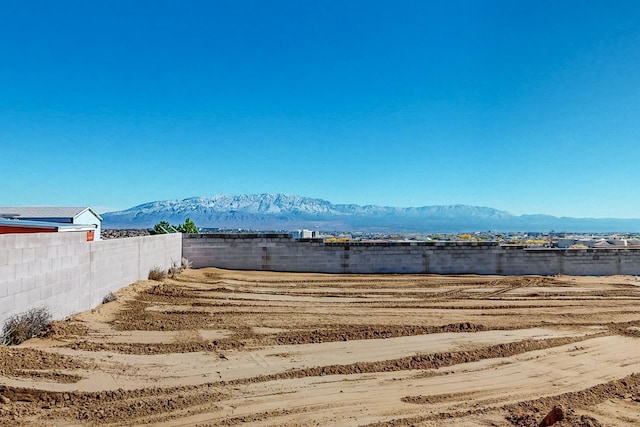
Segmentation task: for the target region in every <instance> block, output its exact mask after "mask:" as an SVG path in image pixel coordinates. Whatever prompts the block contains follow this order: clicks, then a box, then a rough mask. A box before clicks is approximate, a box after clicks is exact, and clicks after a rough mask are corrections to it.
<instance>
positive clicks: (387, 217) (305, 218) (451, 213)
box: [102, 194, 640, 232]
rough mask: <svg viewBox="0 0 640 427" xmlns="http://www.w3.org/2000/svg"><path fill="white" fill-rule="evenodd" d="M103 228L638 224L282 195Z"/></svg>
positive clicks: (172, 203)
mask: <svg viewBox="0 0 640 427" xmlns="http://www.w3.org/2000/svg"><path fill="white" fill-rule="evenodd" d="M102 217H103V219H104V221H103V228H148V227H153V225H154V224H157V223H158V222H160V221H168V222H170V223H172V224H179V223H183V222H184V220H185V219H186V218H187V217H188V218H190V219H192V220H193V221H194V222H195V223H196V224H197V225H198V227H201V228H221V229H235V228H242V229H253V230H295V229H299V228H309V229H312V228H317V229H321V230H345V231H381V232H462V231H482V230H502V231H549V230H564V231H634V230H638V229H640V220H623V219H577V218H557V217H553V216H549V215H522V216H515V215H512V214H510V213H508V212H505V211H500V210H496V209H492V208H487V207H479V206H468V205H450V206H423V207H410V208H398V207H389V206H373V205H366V206H361V205H355V204H335V205H334V204H332V203H330V202H328V201H326V200H322V199H313V198H309V197H301V196H293V195H286V194H252V195H246V194H243V195H235V196H234V195H227V194H219V195H216V196H213V197H192V198H188V199H183V200H164V201H156V202H150V203H145V204H142V205H139V206H135V207H132V208H130V209H127V210H124V211H118V212H108V213H105V214H103V215H102Z"/></svg>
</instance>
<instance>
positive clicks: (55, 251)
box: [0, 233, 182, 322]
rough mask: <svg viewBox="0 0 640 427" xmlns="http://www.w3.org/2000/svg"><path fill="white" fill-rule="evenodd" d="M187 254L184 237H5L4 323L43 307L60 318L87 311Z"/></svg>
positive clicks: (0, 313)
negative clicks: (183, 249) (109, 238)
mask: <svg viewBox="0 0 640 427" xmlns="http://www.w3.org/2000/svg"><path fill="white" fill-rule="evenodd" d="M181 256H182V238H181V236H180V234H168V235H159V236H145V237H132V238H127V239H114V240H99V241H95V242H87V241H86V236H85V235H84V233H36V234H3V235H0V322H4V320H5V319H6V318H7V317H9V316H11V315H13V314H17V313H22V312H25V311H27V310H29V309H31V308H36V307H41V306H46V307H47V308H48V309H49V310H50V311H51V314H52V315H53V317H54V318H55V319H61V318H64V317H65V316H68V315H69V314H72V313H75V312H78V311H83V310H87V309H89V308H92V307H95V306H97V305H98V304H100V303H101V302H102V299H103V298H104V296H105V295H107V294H108V293H109V292H111V291H115V290H117V289H119V288H121V287H123V286H126V285H128V284H130V283H132V282H135V281H136V280H140V279H146V278H147V276H148V274H149V270H151V268H153V267H154V266H158V267H161V268H163V269H167V268H169V267H170V266H171V262H172V260H175V261H179V260H180V258H181Z"/></svg>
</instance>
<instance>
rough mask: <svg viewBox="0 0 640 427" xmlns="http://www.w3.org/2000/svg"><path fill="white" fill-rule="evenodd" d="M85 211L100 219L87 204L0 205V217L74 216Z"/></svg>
mask: <svg viewBox="0 0 640 427" xmlns="http://www.w3.org/2000/svg"><path fill="white" fill-rule="evenodd" d="M86 211H91V212H92V213H93V214H94V215H95V216H96V217H98V218H99V219H100V220H102V217H101V216H100V215H99V214H98V213H97V212H96V211H94V210H93V209H92V208H90V207H87V206H71V207H70V206H0V218H76V217H77V216H79V215H81V214H83V213H84V212H86Z"/></svg>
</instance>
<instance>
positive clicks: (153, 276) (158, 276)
mask: <svg viewBox="0 0 640 427" xmlns="http://www.w3.org/2000/svg"><path fill="white" fill-rule="evenodd" d="M165 277H167V272H166V271H165V270H163V269H162V268H160V267H157V266H156V267H153V268H152V269H151V271H149V280H157V281H160V280H162V279H164V278H165Z"/></svg>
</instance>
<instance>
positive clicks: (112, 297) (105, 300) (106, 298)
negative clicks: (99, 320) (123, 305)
mask: <svg viewBox="0 0 640 427" xmlns="http://www.w3.org/2000/svg"><path fill="white" fill-rule="evenodd" d="M117 299H118V297H116V296H115V295H114V294H113V292H109V293H108V294H106V295H105V296H104V298H102V303H103V304H107V303H109V302H112V301H116V300H117Z"/></svg>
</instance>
